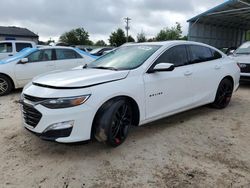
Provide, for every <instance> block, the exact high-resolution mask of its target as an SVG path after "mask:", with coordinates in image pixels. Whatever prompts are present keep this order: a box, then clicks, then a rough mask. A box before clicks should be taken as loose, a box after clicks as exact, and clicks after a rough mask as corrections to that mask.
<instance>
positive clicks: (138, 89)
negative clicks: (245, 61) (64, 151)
mask: <svg viewBox="0 0 250 188" xmlns="http://www.w3.org/2000/svg"><path fill="white" fill-rule="evenodd" d="M239 78H240V69H239V67H238V65H237V64H236V62H235V61H234V60H232V59H230V58H228V57H227V56H226V55H224V54H223V53H222V52H220V51H218V50H217V49H215V48H213V47H211V46H208V45H205V44H201V43H195V42H187V41H167V42H153V43H137V44H127V45H124V46H122V47H120V48H117V49H116V50H114V51H112V52H110V53H108V54H106V55H104V56H102V57H101V58H99V59H97V60H95V61H93V62H92V63H90V64H89V65H88V66H82V67H80V68H78V69H74V70H70V71H64V72H57V73H53V74H48V75H46V76H41V77H37V78H36V79H34V80H33V81H32V82H31V83H29V84H28V85H27V86H26V87H25V88H24V90H23V92H22V95H21V100H20V103H21V108H22V114H23V122H24V126H25V128H27V129H28V130H30V131H31V132H33V133H35V134H36V135H38V136H40V137H41V138H43V139H46V140H52V141H57V142H61V143H72V142H79V141H85V140H89V139H91V138H96V139H97V140H98V141H100V142H106V143H107V144H108V145H110V146H112V147H116V146H118V145H120V144H122V143H123V142H124V140H125V139H126V137H127V136H128V132H129V128H130V127H131V126H132V125H133V126H139V125H143V124H146V123H149V122H152V121H155V120H158V119H161V118H164V117H167V116H170V115H173V114H176V113H179V112H183V111H186V110H189V109H192V108H195V107H198V106H202V105H205V104H210V105H211V106H212V107H214V108H217V109H223V108H225V107H227V106H228V104H229V102H230V99H231V96H232V94H233V92H234V91H235V90H236V89H237V88H238V86H239Z"/></svg>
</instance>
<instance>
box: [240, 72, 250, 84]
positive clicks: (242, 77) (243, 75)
mask: <svg viewBox="0 0 250 188" xmlns="http://www.w3.org/2000/svg"><path fill="white" fill-rule="evenodd" d="M240 81H243V82H244V81H247V82H249V81H250V73H241V74H240Z"/></svg>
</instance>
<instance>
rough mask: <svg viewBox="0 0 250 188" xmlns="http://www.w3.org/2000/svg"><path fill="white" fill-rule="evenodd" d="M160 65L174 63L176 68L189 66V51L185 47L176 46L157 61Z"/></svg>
mask: <svg viewBox="0 0 250 188" xmlns="http://www.w3.org/2000/svg"><path fill="white" fill-rule="evenodd" d="M158 63H172V64H174V66H175V67H179V66H183V65H187V64H188V57H187V50H186V46H185V45H179V46H174V47H172V48H170V49H169V50H167V51H166V52H164V53H163V54H162V55H161V56H160V57H159V58H158V59H157V60H156V64H158Z"/></svg>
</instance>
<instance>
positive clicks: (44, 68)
mask: <svg viewBox="0 0 250 188" xmlns="http://www.w3.org/2000/svg"><path fill="white" fill-rule="evenodd" d="M52 57H53V56H52V50H51V49H44V50H38V51H35V52H33V53H31V54H30V55H28V56H27V57H26V58H28V62H27V63H20V62H19V63H17V64H16V66H15V75H16V79H17V82H18V85H19V86H20V87H21V86H24V85H25V84H27V83H28V82H30V81H31V80H32V79H33V78H34V77H35V76H38V75H40V74H43V73H47V72H49V71H53V70H54V69H55V65H54V63H55V62H54V60H53V58H52Z"/></svg>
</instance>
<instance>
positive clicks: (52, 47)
mask: <svg viewBox="0 0 250 188" xmlns="http://www.w3.org/2000/svg"><path fill="white" fill-rule="evenodd" d="M39 49H71V50H73V49H74V48H72V47H67V46H41V47H39Z"/></svg>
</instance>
